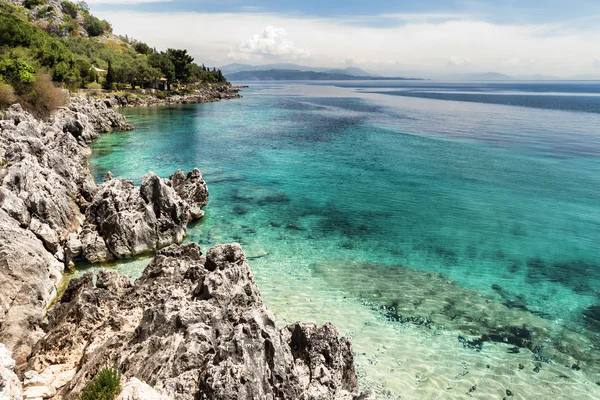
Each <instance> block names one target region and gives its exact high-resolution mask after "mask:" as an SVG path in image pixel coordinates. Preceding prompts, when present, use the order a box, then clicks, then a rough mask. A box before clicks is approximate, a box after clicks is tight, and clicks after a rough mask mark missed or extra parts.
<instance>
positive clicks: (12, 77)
mask: <svg viewBox="0 0 600 400" xmlns="http://www.w3.org/2000/svg"><path fill="white" fill-rule="evenodd" d="M34 73H35V69H34V68H33V67H32V66H31V65H29V64H27V62H25V61H23V60H21V59H20V58H9V59H6V60H3V61H2V62H0V75H1V76H3V77H4V79H6V81H7V82H9V83H10V84H12V85H18V84H21V83H33V81H34V80H35V78H34V76H33V74H34Z"/></svg>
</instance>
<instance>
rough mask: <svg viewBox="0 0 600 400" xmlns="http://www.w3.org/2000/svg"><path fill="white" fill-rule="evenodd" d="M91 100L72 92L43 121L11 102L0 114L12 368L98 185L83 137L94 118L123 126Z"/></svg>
mask: <svg viewBox="0 0 600 400" xmlns="http://www.w3.org/2000/svg"><path fill="white" fill-rule="evenodd" d="M96 103H97V101H95V100H94V101H90V100H86V99H78V100H77V104H76V105H75V106H74V107H73V108H74V110H71V109H68V108H63V109H60V110H58V111H57V112H56V113H55V114H54V115H53V116H52V118H51V119H49V120H48V121H39V120H36V119H35V118H34V117H33V116H32V115H31V114H29V113H27V112H25V111H23V108H22V107H21V106H20V105H18V104H15V105H13V106H11V107H9V109H8V110H7V111H6V113H3V114H2V118H3V119H1V120H0V159H1V160H2V166H1V167H0V342H3V343H4V344H5V345H6V346H7V348H8V349H9V350H10V351H12V354H13V356H14V358H15V360H16V362H17V369H19V368H21V367H22V365H23V364H24V363H25V362H26V358H27V356H28V354H29V352H30V350H31V347H32V346H33V344H34V343H35V342H36V341H37V340H38V339H39V338H40V337H41V336H43V331H42V330H41V325H42V324H43V322H42V317H43V309H44V307H46V306H47V304H48V302H49V301H50V300H51V299H52V298H53V297H54V296H55V295H56V292H57V287H58V285H59V283H60V281H61V278H62V272H63V270H64V268H65V265H68V264H70V263H71V262H72V259H73V257H76V256H77V254H78V252H79V251H80V250H79V248H80V247H81V246H80V245H79V244H78V243H77V235H75V238H73V236H74V234H75V233H76V232H77V231H78V230H79V228H80V224H81V222H82V221H83V219H84V216H83V213H82V210H84V209H85V207H86V206H87V203H88V202H89V201H91V199H92V198H93V196H94V194H95V192H96V191H97V188H96V184H95V182H94V178H93V176H92V175H91V173H90V170H89V165H88V156H89V155H90V154H91V150H90V149H89V147H88V146H87V144H88V143H89V142H90V141H91V140H93V138H95V137H97V135H98V134H97V129H96V128H97V127H96V125H106V126H109V127H111V128H126V126H125V125H124V124H126V123H125V122H124V118H123V117H122V116H121V115H119V114H117V113H116V112H114V111H112V110H108V109H107V108H106V107H102V106H98V105H97V104H96ZM102 119H106V120H108V121H109V122H106V123H104V124H101V123H100V121H101V120H102ZM90 120H93V121H94V123H95V124H96V125H94V124H92V122H90Z"/></svg>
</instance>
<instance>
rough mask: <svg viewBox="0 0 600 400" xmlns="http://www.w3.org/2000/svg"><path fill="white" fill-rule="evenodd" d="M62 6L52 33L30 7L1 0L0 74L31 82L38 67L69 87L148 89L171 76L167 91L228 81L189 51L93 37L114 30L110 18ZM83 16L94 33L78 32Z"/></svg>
mask: <svg viewBox="0 0 600 400" xmlns="http://www.w3.org/2000/svg"><path fill="white" fill-rule="evenodd" d="M31 1H39V0H31ZM28 4H33V3H28ZM61 9H62V10H63V12H64V22H63V23H62V24H60V25H52V24H46V27H45V28H44V29H47V30H48V31H49V32H52V34H50V33H48V32H46V31H44V30H42V29H40V27H38V26H37V25H35V24H32V23H31V22H30V21H29V18H31V15H30V14H31V13H30V12H29V11H28V10H26V9H25V8H23V7H17V6H14V5H12V4H10V3H7V2H1V1H0V65H2V66H3V70H4V72H0V78H1V75H6V79H5V80H6V82H7V83H14V84H16V85H20V84H31V83H32V76H33V73H34V72H33V71H46V72H48V74H49V75H50V76H51V77H52V79H53V80H54V82H58V83H60V84H61V85H62V86H63V87H67V88H69V89H77V88H84V87H88V86H89V85H90V84H92V83H94V82H97V83H101V84H103V86H104V87H106V88H110V89H113V88H125V87H126V86H130V87H132V88H136V87H138V86H139V87H144V88H148V87H155V85H156V84H157V83H158V82H159V81H160V80H161V78H164V79H165V80H166V86H167V89H168V90H171V86H172V85H173V84H176V85H177V89H182V87H183V86H185V85H188V89H191V86H189V85H191V84H195V83H199V82H226V80H225V78H224V77H223V75H222V74H221V73H220V72H219V71H216V70H213V71H211V70H209V69H207V68H206V67H204V65H203V66H202V67H200V66H198V65H196V64H194V59H193V57H191V55H189V54H188V52H187V51H186V50H182V49H168V50H167V51H166V52H157V51H156V50H155V49H153V48H152V47H150V46H149V45H148V44H146V43H143V42H138V41H135V40H132V39H131V40H130V39H129V38H128V37H125V40H126V41H121V40H119V39H115V38H102V40H99V39H96V38H95V37H94V36H99V35H103V34H104V33H106V32H110V31H111V30H112V28H111V26H110V24H109V23H108V22H106V21H101V20H99V19H98V18H96V17H94V16H92V15H91V14H90V13H89V7H88V6H87V4H86V3H85V2H79V3H77V4H75V3H74V2H72V1H63V2H62V3H61ZM53 12H55V10H54V8H53V7H52V6H51V5H47V6H44V7H39V8H38V10H37V12H36V14H37V15H38V16H42V15H43V16H46V15H47V14H48V13H53ZM78 16H79V17H81V16H82V17H83V20H84V22H83V26H84V28H85V29H86V31H87V32H88V34H89V36H90V37H86V36H79V31H80V29H81V27H80V25H79V22H78V20H77V19H75V18H77V17H78ZM74 17H75V18H74ZM46 22H47V21H46ZM40 26H42V25H40ZM55 35H66V36H64V37H62V38H58V37H57V36H55ZM23 63H24V64H23ZM109 64H110V65H111V66H110V68H108V65H109ZM25 65H27V66H29V67H31V68H33V71H32V70H29V69H28V68H25ZM94 67H97V68H102V69H109V70H110V73H109V74H108V75H109V76H107V77H105V76H104V75H102V76H98V75H97V73H96V71H95V70H94ZM15 90H16V91H17V92H20V91H21V88H19V87H15Z"/></svg>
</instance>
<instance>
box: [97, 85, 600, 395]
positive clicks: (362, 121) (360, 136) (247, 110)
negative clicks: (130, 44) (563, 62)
mask: <svg viewBox="0 0 600 400" xmlns="http://www.w3.org/2000/svg"><path fill="white" fill-rule="evenodd" d="M243 95H244V98H243V99H240V100H234V101H227V102H220V103H211V104H201V105H181V106H169V107H151V108H132V109H124V110H122V112H123V113H125V114H126V115H127V117H128V118H129V120H130V122H132V123H133V124H134V125H135V126H136V130H135V131H133V132H126V133H113V134H106V135H103V136H102V137H101V138H100V139H99V140H98V141H97V142H96V143H95V144H94V146H93V149H94V155H93V157H92V160H91V162H92V166H93V171H94V173H95V175H96V176H97V177H98V179H99V180H100V179H101V177H102V176H103V174H104V172H106V171H111V172H113V174H115V176H119V177H130V178H133V179H134V180H136V181H138V182H139V179H140V178H141V176H142V175H144V174H145V173H147V172H148V171H154V172H156V173H157V174H159V175H160V176H169V175H170V174H172V173H173V172H174V171H176V170H177V169H178V168H181V169H184V170H189V169H191V168H194V167H198V168H200V169H201V170H202V172H203V174H204V178H205V180H206V181H207V183H208V187H209V192H210V203H209V205H208V206H207V207H206V208H205V211H206V216H205V217H204V219H203V220H202V221H201V222H200V223H198V224H196V225H194V226H192V227H190V229H189V240H194V241H197V242H199V243H200V244H201V245H202V247H203V248H204V249H206V250H207V249H208V248H209V247H210V246H211V245H214V244H217V243H224V242H233V241H235V242H239V243H241V244H242V245H243V247H244V249H245V251H246V253H247V255H248V257H249V259H250V265H251V268H252V270H253V272H254V274H255V276H256V279H257V282H258V284H259V286H260V288H261V291H262V293H263V297H264V299H265V302H266V303H267V305H268V306H269V307H270V308H272V309H273V310H274V311H275V313H276V315H279V316H281V318H282V319H283V320H286V321H293V320H296V319H306V318H312V319H314V320H317V321H318V322H323V321H326V320H328V319H333V320H335V322H336V324H337V325H338V326H339V327H340V331H341V333H342V334H349V335H350V336H357V337H355V338H354V343H355V349H356V348H359V349H360V350H361V351H362V352H361V353H360V354H357V355H358V358H359V361H360V356H361V354H363V355H367V354H370V352H371V351H373V352H375V348H380V346H381V345H382V344H381V343H382V340H383V339H380V338H377V339H374V335H379V334H381V335H382V337H383V336H385V337H386V339H385V340H388V339H389V335H398V338H400V337H401V335H402V333H398V332H397V331H394V330H393V329H392V330H391V331H390V332H392V333H386V334H385V335H384V334H383V333H382V332H384V329H388V328H390V327H389V326H388V325H386V324H387V323H388V321H385V318H383V317H382V315H383V314H382V313H381V310H380V309H378V307H381V306H384V305H386V304H385V302H384V300H381V302H380V303H377V299H378V297H381V298H382V299H384V298H385V299H386V300H389V298H390V297H389V296H392V297H393V295H394V293H393V290H394V289H393V288H394V287H401V286H402V284H403V283H405V282H400V280H401V279H406V277H404V276H399V275H398V274H390V273H389V272H390V271H392V270H393V269H390V268H394V267H396V266H402V267H406V268H409V269H411V270H422V271H425V272H424V273H426V272H439V273H442V274H443V275H444V276H445V277H447V278H449V279H451V280H453V281H455V282H456V283H457V284H458V286H457V287H458V288H460V289H457V290H467V291H469V293H476V294H477V293H478V294H481V295H482V302H485V301H493V302H498V303H502V304H504V305H505V306H506V307H508V308H509V309H516V310H519V311H522V312H525V313H531V315H534V316H536V318H541V320H543V321H547V323H548V326H552V327H556V329H557V330H567V331H568V332H576V333H578V334H581V335H584V336H585V337H586V338H589V339H590V341H591V343H596V344H597V347H600V339H599V337H598V330H599V328H598V327H599V326H600V325H596V320H595V319H594V318H595V317H594V314H593V312H592V311H593V310H595V309H594V308H593V307H594V306H595V305H598V304H600V193H599V191H600V83H581V82H578V83H530V84H528V83H518V84H515V83H511V84H502V83H469V84H464V83H461V84H445V83H435V82H385V83H380V84H375V85H374V84H373V82H369V83H364V84H362V83H352V84H349V83H347V82H344V83H340V84H337V83H326V84H322V83H321V84H318V85H311V84H305V83H289V84H260V85H251V87H250V88H249V89H246V90H244V92H243ZM144 265H145V262H144V261H134V262H127V263H123V264H122V266H121V268H122V269H123V271H124V272H126V273H128V274H129V275H131V276H132V277H135V276H136V275H138V274H139V273H140V272H141V269H143V267H144ZM366 265H368V266H369V268H365V267H364V266H366ZM357 266H358V267H357ZM361 266H362V267H361ZM357 268H358V270H357ZM361 268H364V273H361V272H360V271H361ZM382 277H385V285H383V283H382V280H383V279H382ZM394 279H398V280H399V281H398V283H397V285H396V284H394ZM384 286H385V291H386V295H381V292H382V291H384ZM390 288H391V289H390ZM390 292H392V293H391V294H390ZM365 293H372V297H373V298H371V299H365V297H367V296H365ZM457 293H459V292H457ZM444 295H445V294H444V293H438V292H435V288H433V289H432V292H431V298H432V299H433V298H436V299H437V300H436V301H440V302H444V301H448V300H447V299H446V300H444V299H443V298H442V297H443V296H444ZM457 296H458V297H460V296H462V295H457ZM367 300H368V301H367ZM373 301H375V304H376V306H373V304H372V302H373ZM415 301H422V299H421V300H419V299H415ZM307 303H309V305H307ZM387 305H388V306H389V304H387ZM361 307H362V308H361ZM365 307H366V308H365ZM415 308H416V306H415ZM590 310H591V311H590ZM369 313H371V314H372V315H373V318H374V321H377V324H382V325H377V326H381V329H380V330H379V331H377V330H376V329H375V328H373V329H374V330H373V331H372V332H371V331H369V332H370V333H369V337H362V338H361V337H360V334H358V333H357V328H356V325H357V324H358V323H359V322H357V321H360V323H361V324H363V325H364V324H366V323H368V322H369V321H366V320H365V321H362V320H360V318H370V317H368V315H369ZM359 315H363V317H359ZM382 318H383V319H382ZM471 319H472V318H471ZM433 320H434V322H435V318H433ZM543 321H542V322H543ZM523 323H524V322H523V321H515V323H514V325H520V324H523ZM544 323H545V322H544ZM340 325H341V326H340ZM454 328H456V330H458V331H459V333H460V327H454ZM454 328H453V329H454ZM378 329H379V328H378ZM390 329H391V328H390ZM394 329H395V328H394ZM551 329H555V328H551ZM385 332H387V331H385ZM465 334H469V332H465ZM415 335H417V336H418V335H419V333H418V332H417V333H415ZM398 338H396V339H389V340H392V341H393V340H398V341H399V340H400V339H398ZM385 340H384V341H385ZM452 340H454V341H456V339H455V336H452ZM390 348H393V344H390ZM584 350H585V351H588V352H592V353H593V352H596V353H598V350H597V349H596V346H591V347H590V348H586V349H584ZM457 351H466V350H460V349H459V350H457ZM387 356H389V357H390V359H391V360H393V359H396V358H401V355H400V354H397V355H394V354H388V355H387ZM449 357H450V358H452V356H449ZM363 361H364V365H365V367H364V371H363V375H364V376H362V379H363V380H364V382H369V383H371V384H374V385H375V386H377V385H378V386H377V387H378V388H379V389H378V390H379V391H380V392H381V393H383V394H385V395H389V396H390V397H394V396H400V395H401V393H399V392H404V393H405V394H406V393H408V392H406V391H405V387H404V386H402V385H395V380H396V379H398V380H401V379H400V378H395V377H396V375H395V374H397V371H395V370H394V368H392V367H390V366H389V365H388V364H389V363H388V364H386V363H383V362H382V363H381V365H385V367H383V366H380V367H378V366H377V363H374V364H373V363H372V362H371V361H370V358H368V359H365V360H363ZM574 361H577V360H576V359H575V358H574ZM488 367H489V365H488ZM457 368H458V367H457ZM390 370H391V372H390ZM440 373H441V372H440ZM409 375H411V379H414V375H415V374H414V373H412V372H411V373H410V374H409ZM417 375H418V374H417ZM534 375H535V376H538V375H540V374H534ZM593 376H596V375H593ZM548 379H550V378H548ZM590 379H591V380H592V381H593V380H594V379H595V378H590ZM418 381H419V382H421V381H420V380H418ZM598 381H600V378H599V379H598ZM469 384H470V383H469ZM407 387H408V386H407ZM382 388H383V389H382ZM411 388H412V386H411ZM430 389H431V388H430ZM406 390H408V389H406ZM431 390H432V392H431V393H433V392H435V390H433V389H431ZM440 390H441V389H440ZM429 393H430V392H427V395H425V394H423V393H422V394H421V395H422V396H421V397H422V398H433V397H427V396H428V395H429ZM421 397H419V395H416V394H414V396H413V397H411V396H409V397H403V398H421ZM524 398H527V397H524ZM530 398H531V397H530ZM556 398H561V397H560V396H558V397H556ZM565 398H566V397H565Z"/></svg>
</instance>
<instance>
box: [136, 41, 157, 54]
mask: <svg viewBox="0 0 600 400" xmlns="http://www.w3.org/2000/svg"><path fill="white" fill-rule="evenodd" d="M133 48H134V49H135V51H136V52H138V53H139V54H146V55H147V54H151V53H152V52H153V50H152V49H151V48H150V46H148V45H147V44H146V43H144V42H135V43H134V44H133Z"/></svg>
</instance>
